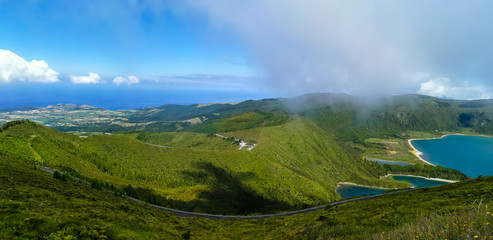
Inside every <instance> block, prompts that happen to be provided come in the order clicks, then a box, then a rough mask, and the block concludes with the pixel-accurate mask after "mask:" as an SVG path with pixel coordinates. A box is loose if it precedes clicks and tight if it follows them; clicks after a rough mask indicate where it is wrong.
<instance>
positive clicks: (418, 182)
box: [392, 176, 447, 188]
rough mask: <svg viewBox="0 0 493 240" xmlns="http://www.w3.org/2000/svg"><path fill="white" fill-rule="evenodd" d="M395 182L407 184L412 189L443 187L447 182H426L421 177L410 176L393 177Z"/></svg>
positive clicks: (426, 180)
mask: <svg viewBox="0 0 493 240" xmlns="http://www.w3.org/2000/svg"><path fill="white" fill-rule="evenodd" d="M392 178H394V179H395V180H397V181H406V182H409V183H410V184H411V185H413V186H414V187H417V188H419V187H431V186H437V185H443V184H446V183H447V182H443V181H437V180H428V179H425V178H422V177H411V176H393V177H392Z"/></svg>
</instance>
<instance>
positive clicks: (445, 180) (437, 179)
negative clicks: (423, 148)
mask: <svg viewBox="0 0 493 240" xmlns="http://www.w3.org/2000/svg"><path fill="white" fill-rule="evenodd" d="M390 176H402V177H417V178H423V179H426V180H432V181H440V182H447V183H456V182H458V181H456V180H449V179H444V178H429V177H423V176H418V175H407V174H387V175H385V176H384V177H390Z"/></svg>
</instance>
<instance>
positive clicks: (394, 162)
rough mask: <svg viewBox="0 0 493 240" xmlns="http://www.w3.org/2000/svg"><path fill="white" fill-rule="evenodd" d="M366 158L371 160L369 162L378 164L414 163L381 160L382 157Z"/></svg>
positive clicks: (404, 164) (405, 164)
mask: <svg viewBox="0 0 493 240" xmlns="http://www.w3.org/2000/svg"><path fill="white" fill-rule="evenodd" d="M366 160H368V161H371V162H376V163H378V164H380V165H385V164H389V165H398V166H411V165H414V163H409V162H398V161H390V160H383V159H378V158H366Z"/></svg>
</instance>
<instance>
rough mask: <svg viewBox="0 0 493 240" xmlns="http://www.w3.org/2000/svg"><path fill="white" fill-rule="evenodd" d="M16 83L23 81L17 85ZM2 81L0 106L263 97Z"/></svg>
mask: <svg viewBox="0 0 493 240" xmlns="http://www.w3.org/2000/svg"><path fill="white" fill-rule="evenodd" d="M18 85H24V86H23V87H19V86H18ZM26 85H27V84H23V83H10V84H5V85H3V86H2V87H1V88H0V110H1V109H15V108H21V107H26V106H30V107H46V106H48V105H55V104H59V103H73V104H78V105H90V106H94V107H100V108H105V109H109V110H118V109H136V108H144V107H158V106H161V105H165V104H184V105H187V104H197V103H217V102H241V101H245V100H248V99H261V98H267V97H268V95H267V94H266V93H260V92H252V91H245V90H210V89H202V90H200V89H196V90H193V89H180V88H169V87H166V86H162V85H159V84H140V85H133V86H116V85H112V84H106V85H104V86H102V85H77V86H75V85H73V84H70V83H66V84H57V85H50V86H47V85H46V84H43V83H29V86H28V87H27V86H26Z"/></svg>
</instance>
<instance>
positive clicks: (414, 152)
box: [407, 135, 445, 166]
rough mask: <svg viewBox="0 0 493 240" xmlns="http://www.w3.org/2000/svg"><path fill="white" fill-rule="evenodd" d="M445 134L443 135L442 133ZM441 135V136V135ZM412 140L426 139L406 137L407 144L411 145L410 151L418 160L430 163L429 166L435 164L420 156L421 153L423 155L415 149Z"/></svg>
mask: <svg viewBox="0 0 493 240" xmlns="http://www.w3.org/2000/svg"><path fill="white" fill-rule="evenodd" d="M444 136H445V135H444ZM442 137H443V136H442ZM430 139H438V138H430ZM414 140H426V139H414V138H411V139H408V140H407V143H408V144H409V146H411V148H412V149H413V150H412V151H411V152H412V153H413V154H414V156H416V157H417V158H418V159H419V160H421V161H423V162H424V163H426V164H428V165H431V166H436V165H435V164H433V163H430V162H428V161H426V160H425V159H424V158H422V157H421V155H423V153H422V152H420V151H418V149H416V148H415V147H414V146H413V143H412V141H414Z"/></svg>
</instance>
